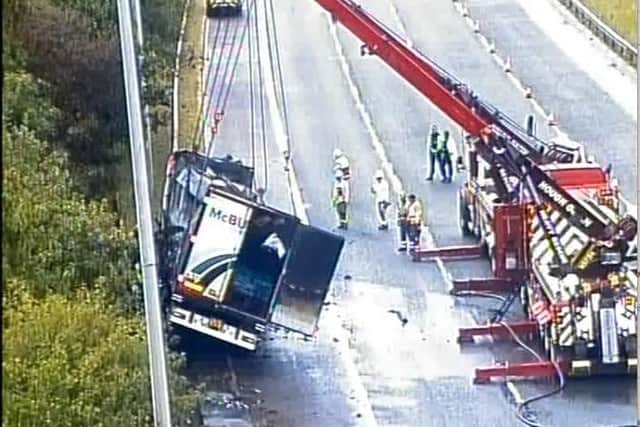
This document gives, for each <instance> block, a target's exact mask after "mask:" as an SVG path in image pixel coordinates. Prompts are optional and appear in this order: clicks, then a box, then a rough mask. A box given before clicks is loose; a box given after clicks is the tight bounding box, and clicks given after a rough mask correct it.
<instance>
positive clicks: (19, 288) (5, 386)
mask: <svg viewBox="0 0 640 427" xmlns="http://www.w3.org/2000/svg"><path fill="white" fill-rule="evenodd" d="M31 287H32V286H31V285H29V284H28V283H27V282H25V281H14V282H13V283H12V285H11V289H13V290H14V293H13V294H12V299H11V301H8V302H6V301H5V302H4V307H3V308H4V312H3V322H4V334H3V362H2V375H3V381H2V402H3V420H4V424H3V425H6V426H8V427H11V426H25V427H30V426H43V425H51V426H105V427H110V426H123V427H124V426H147V425H150V424H151V422H150V421H151V420H152V417H151V396H150V384H149V372H148V356H147V346H146V336H145V329H144V323H143V321H142V319H141V318H140V317H137V316H136V317H133V316H122V315H121V313H119V312H118V310H116V309H115V308H114V307H112V306H110V305H109V304H108V303H107V302H105V299H104V298H103V296H102V295H101V293H100V292H95V291H88V290H86V289H80V290H78V291H77V292H76V293H74V294H73V295H72V296H70V297H69V298H67V297H65V296H62V295H50V296H47V297H45V298H43V299H35V298H33V297H32V296H31V295H30V294H29V292H28V289H29V288H31ZM179 362H180V361H179V360H178V359H176V358H175V357H174V358H173V359H172V364H173V367H174V369H173V372H175V371H176V369H175V368H176V367H177V366H176V364H177V363H179ZM171 380H172V381H171V382H172V385H173V389H174V391H173V393H172V397H173V411H174V413H175V414H176V418H182V417H181V416H182V415H184V414H186V413H187V412H188V411H189V408H192V407H193V406H194V404H195V402H196V400H197V394H196V393H195V392H187V383H186V380H185V379H184V378H182V377H178V376H176V375H172V376H171Z"/></svg>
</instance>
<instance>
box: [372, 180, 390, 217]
mask: <svg viewBox="0 0 640 427" xmlns="http://www.w3.org/2000/svg"><path fill="white" fill-rule="evenodd" d="M371 193H372V194H373V196H374V199H375V209H376V216H377V218H378V230H388V229H389V224H388V222H387V209H388V208H389V206H390V205H391V203H390V202H389V183H388V182H387V180H386V179H385V178H384V173H383V172H382V171H381V170H378V171H376V174H375V175H374V181H373V185H372V186H371Z"/></svg>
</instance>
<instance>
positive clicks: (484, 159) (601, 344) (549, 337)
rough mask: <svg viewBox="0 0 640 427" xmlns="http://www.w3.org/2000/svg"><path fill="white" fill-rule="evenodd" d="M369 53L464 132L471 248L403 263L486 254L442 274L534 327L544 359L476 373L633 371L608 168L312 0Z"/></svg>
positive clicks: (623, 248)
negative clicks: (471, 272)
mask: <svg viewBox="0 0 640 427" xmlns="http://www.w3.org/2000/svg"><path fill="white" fill-rule="evenodd" d="M316 2H317V3H318V4H320V5H321V6H322V7H323V8H324V9H326V10H327V11H328V12H329V13H330V14H331V16H332V18H333V20H334V21H338V22H339V23H341V24H342V25H343V26H344V27H346V28H347V29H348V30H350V31H351V32H352V33H353V34H354V35H355V36H356V37H358V38H359V39H360V40H361V41H362V42H363V43H364V44H363V45H362V46H361V49H360V51H361V54H362V55H366V54H370V55H376V56H378V57H380V58H381V59H382V60H383V61H384V62H385V63H387V65H389V66H390V67H391V68H393V69H394V70H395V71H396V72H397V73H398V74H400V76H402V77H403V78H404V79H405V80H406V81H408V82H409V83H410V84H411V85H412V86H413V87H414V88H415V89H417V90H418V91H419V92H420V93H422V94H423V95H424V96H426V97H427V98H428V99H429V100H430V101H431V102H432V103H434V104H435V105H436V106H437V107H438V108H439V109H440V110H441V111H442V112H443V113H445V114H446V115H447V116H448V117H449V118H450V119H452V120H453V121H454V122H456V123H457V124H458V125H460V126H461V127H462V129H463V130H464V131H465V132H466V133H467V137H466V138H465V141H464V149H463V151H464V155H463V157H462V158H461V159H460V164H461V166H462V168H461V169H466V171H467V176H466V182H465V183H464V186H463V187H462V189H461V190H460V192H459V194H458V213H459V223H460V228H461V231H462V233H463V234H464V235H469V236H472V235H475V236H476V238H477V239H479V240H480V244H479V245H474V246H459V247H451V248H419V249H418V250H415V251H414V252H413V253H412V254H411V255H412V257H413V259H414V260H416V261H418V260H424V259H429V258H441V259H447V258H460V257H462V258H465V257H475V256H482V255H489V258H490V260H491V266H492V270H493V272H494V275H495V277H493V278H483V279H464V280H456V281H453V283H452V284H453V289H452V292H457V291H459V290H476V291H505V290H514V288H515V289H516V290H517V289H518V288H519V290H520V295H521V300H522V304H523V308H524V310H525V312H526V314H527V318H528V319H527V321H524V322H520V323H518V324H515V325H512V327H511V328H509V329H510V330H511V331H513V330H515V331H516V332H517V333H519V334H525V335H532V334H535V335H538V336H540V337H541V338H542V341H543V342H544V344H545V348H546V350H547V356H548V361H543V362H535V363H523V364H510V365H508V366H495V367H491V368H482V369H477V370H476V378H475V381H476V382H487V381H489V380H490V379H491V378H492V377H494V376H500V377H505V376H527V377H528V376H539V375H541V376H551V375H555V372H556V371H555V370H556V367H557V366H559V367H560V368H561V369H563V370H564V371H565V372H566V373H572V374H591V373H596V372H635V370H636V365H637V358H636V336H637V332H636V328H635V325H636V299H637V272H636V271H635V270H634V271H632V270H631V269H630V268H629V267H628V264H627V263H628V262H629V261H631V260H630V259H629V256H630V255H633V254H634V249H633V248H634V246H635V244H634V243H633V240H634V238H635V235H636V234H637V222H636V220H635V219H634V218H633V217H632V216H630V215H625V214H624V212H622V207H621V204H620V202H619V197H620V195H619V188H618V185H617V182H616V180H615V179H613V178H612V176H611V173H610V168H606V169H603V168H602V167H601V166H599V165H598V164H596V163H595V162H594V161H591V160H590V159H588V158H587V157H586V156H585V152H584V148H583V147H582V145H581V144H577V143H574V142H571V141H562V140H556V141H554V140H551V141H548V142H547V141H543V140H541V139H540V138H538V137H537V136H536V135H534V133H533V132H532V126H531V127H529V128H528V129H525V128H523V127H521V126H520V125H518V124H517V123H516V122H515V121H513V120H511V119H510V118H508V117H507V116H505V115H504V114H503V113H502V112H501V111H500V110H498V109H497V108H495V107H493V106H492V105H491V104H489V103H487V102H485V101H483V100H482V99H481V98H480V97H479V96H478V94H476V93H474V92H473V91H472V90H471V89H470V88H469V87H468V86H467V85H466V84H464V83H462V82H461V81H459V80H457V79H456V78H455V77H453V76H452V75H450V74H449V73H447V72H446V71H445V70H444V69H442V68H441V67H439V66H438V65H437V64H436V63H434V62H433V61H432V60H430V59H429V58H427V57H426V56H424V55H423V54H421V53H420V52H419V51H417V50H416V49H414V48H412V47H411V46H409V44H408V43H406V42H405V41H404V40H403V39H402V38H401V37H400V36H398V35H397V34H395V33H394V32H393V31H391V30H390V29H389V28H388V27H386V26H385V25H384V24H382V23H381V22H380V21H378V20H377V19H376V18H374V17H373V16H372V15H370V14H369V13H367V12H366V11H365V10H364V9H363V8H362V7H361V6H360V5H358V4H357V3H355V2H354V1H352V0H316ZM479 335H496V336H499V335H503V336H507V335H508V331H507V328H506V327H504V324H497V323H496V324H489V325H486V326H480V327H474V328H463V329H461V330H460V337H459V339H460V340H461V341H463V340H468V339H473V337H474V336H479Z"/></svg>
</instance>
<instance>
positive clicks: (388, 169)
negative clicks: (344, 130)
mask: <svg viewBox="0 0 640 427" xmlns="http://www.w3.org/2000/svg"><path fill="white" fill-rule="evenodd" d="M391 10H392V12H393V13H394V16H395V19H396V21H397V23H398V25H399V28H400V29H401V31H402V33H404V35H405V40H406V41H407V43H409V44H410V43H411V41H410V40H409V37H408V36H407V31H406V29H405V27H404V25H403V24H402V22H401V21H400V19H399V16H398V14H397V13H396V10H395V8H394V6H393V5H391ZM326 18H327V22H328V23H329V30H330V32H331V36H332V38H333V42H334V45H335V48H336V51H337V52H338V57H339V58H340V68H341V69H342V73H343V74H344V77H345V79H346V81H347V85H348V86H349V90H350V92H351V95H352V96H353V99H354V101H355V104H356V108H357V110H358V113H359V114H360V117H361V118H362V121H363V122H364V125H365V127H366V129H367V133H368V134H369V137H370V142H371V145H372V146H373V149H374V151H375V152H376V154H377V155H378V158H379V159H380V162H381V163H382V168H383V169H384V171H385V174H386V175H387V177H388V178H389V181H391V186H392V188H393V190H394V192H395V193H396V194H400V193H402V192H403V191H404V189H403V185H402V181H401V179H400V177H399V176H398V175H397V174H396V173H395V171H394V169H393V164H392V163H391V161H389V157H388V156H387V154H386V150H385V148H384V144H383V143H382V141H381V140H380V137H379V136H378V133H377V132H376V130H375V128H374V127H373V119H372V118H371V115H370V114H369V112H368V111H367V108H366V107H365V105H364V101H363V100H362V97H361V96H360V91H359V90H358V87H357V86H356V84H355V82H354V81H353V78H352V77H351V70H350V68H349V64H348V63H347V59H346V56H345V54H344V49H343V47H342V44H341V43H340V40H339V39H338V33H337V26H336V25H335V23H333V22H332V21H331V18H330V16H329V15H328V14H327V15H326ZM432 105H434V104H432ZM434 107H435V105H434ZM452 142H453V144H452V151H453V154H454V157H456V156H457V150H456V145H457V144H456V143H455V140H454V139H453V138H452ZM422 235H423V236H424V238H425V240H426V241H427V245H428V246H431V247H436V243H435V239H434V237H433V234H432V233H431V230H430V228H429V226H428V225H425V227H424V228H423V232H422ZM435 263H436V266H437V267H438V271H439V272H440V274H441V275H442V278H443V280H444V281H445V284H446V286H447V289H450V288H451V287H452V278H451V274H450V273H449V272H448V271H447V268H446V267H445V265H444V262H442V259H441V258H439V257H438V258H435Z"/></svg>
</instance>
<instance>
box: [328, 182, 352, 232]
mask: <svg viewBox="0 0 640 427" xmlns="http://www.w3.org/2000/svg"><path fill="white" fill-rule="evenodd" d="M341 178H342V172H337V173H336V183H335V184H334V186H333V192H332V195H331V205H332V206H333V208H334V209H335V210H336V217H337V220H338V228H340V229H342V230H346V229H347V227H348V223H349V218H348V204H349V202H348V199H347V196H346V195H345V192H344V188H345V187H344V184H343V182H342V179H341Z"/></svg>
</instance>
